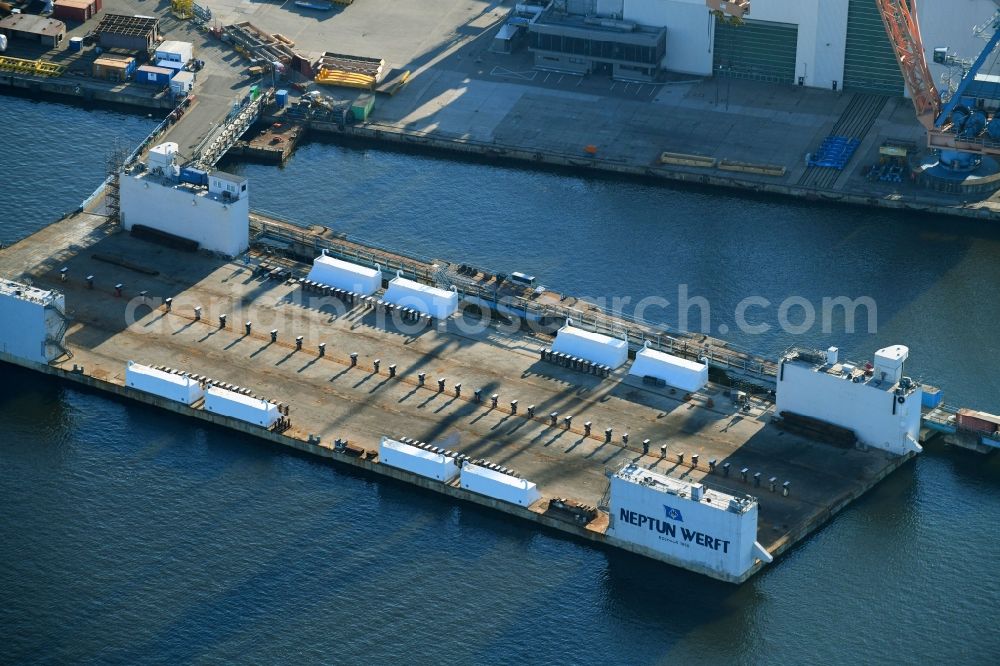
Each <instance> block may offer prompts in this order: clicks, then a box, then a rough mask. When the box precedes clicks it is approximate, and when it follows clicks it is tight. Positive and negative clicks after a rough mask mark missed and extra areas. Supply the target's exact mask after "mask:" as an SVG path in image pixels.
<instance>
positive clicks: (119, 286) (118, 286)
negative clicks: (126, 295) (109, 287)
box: [115, 282, 125, 297]
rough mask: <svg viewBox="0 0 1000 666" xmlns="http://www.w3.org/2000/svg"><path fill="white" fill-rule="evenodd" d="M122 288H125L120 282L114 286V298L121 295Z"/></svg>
mask: <svg viewBox="0 0 1000 666" xmlns="http://www.w3.org/2000/svg"><path fill="white" fill-rule="evenodd" d="M124 288H125V285H124V284H122V283H121V282H119V283H118V284H116V285H115V296H116V297H120V296H121V295H122V289H124Z"/></svg>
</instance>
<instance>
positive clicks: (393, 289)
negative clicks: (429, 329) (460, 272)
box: [383, 273, 458, 319]
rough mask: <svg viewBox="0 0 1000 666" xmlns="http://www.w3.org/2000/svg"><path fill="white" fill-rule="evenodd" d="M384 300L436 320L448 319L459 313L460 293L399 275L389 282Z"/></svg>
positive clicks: (453, 289)
mask: <svg viewBox="0 0 1000 666" xmlns="http://www.w3.org/2000/svg"><path fill="white" fill-rule="evenodd" d="M383 298H384V299H385V300H386V301H388V302H389V303H392V304H393V305H398V306H400V307H403V308H412V309H414V310H416V311H417V312H422V313H423V314H428V315H430V316H432V317H434V318H436V319H447V318H448V317H450V316H451V315H453V314H455V313H456V312H457V311H458V291H456V290H455V288H454V287H452V288H451V289H450V290H446V289H438V288H437V287H431V286H430V285H426V284H421V283H419V282H414V281H413V280H407V279H406V278H404V277H402V276H401V275H399V274H398V273H397V275H396V277H394V278H393V279H392V281H391V282H389V288H388V289H386V290H385V296H383Z"/></svg>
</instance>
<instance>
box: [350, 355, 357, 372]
mask: <svg viewBox="0 0 1000 666" xmlns="http://www.w3.org/2000/svg"><path fill="white" fill-rule="evenodd" d="M357 364H358V353H357V352H351V367H352V368H353V367H354V366H356V365H357Z"/></svg>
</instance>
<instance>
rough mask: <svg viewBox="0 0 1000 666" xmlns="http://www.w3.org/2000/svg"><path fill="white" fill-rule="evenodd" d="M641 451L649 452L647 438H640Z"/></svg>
mask: <svg viewBox="0 0 1000 666" xmlns="http://www.w3.org/2000/svg"><path fill="white" fill-rule="evenodd" d="M642 452H643V454H647V453H649V440H648V439H644V440H642Z"/></svg>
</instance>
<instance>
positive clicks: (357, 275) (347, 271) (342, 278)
mask: <svg viewBox="0 0 1000 666" xmlns="http://www.w3.org/2000/svg"><path fill="white" fill-rule="evenodd" d="M306 279H308V280H312V281H313V282H318V283H319V284H325V285H326V286H328V287H336V288H337V289H343V290H344V291H353V292H354V293H356V294H362V295H364V296H371V295H372V294H374V293H375V292H376V291H378V290H379V289H381V288H382V270H381V269H380V268H379V267H378V265H377V264H376V266H375V268H366V267H364V266H358V265H357V264H352V263H351V262H349V261H342V260H340V259H334V258H333V257H330V256H327V254H326V250H323V254H321V255H320V256H318V257H316V258H315V259H313V265H312V269H311V270H310V271H309V275H308V276H307V278H306Z"/></svg>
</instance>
